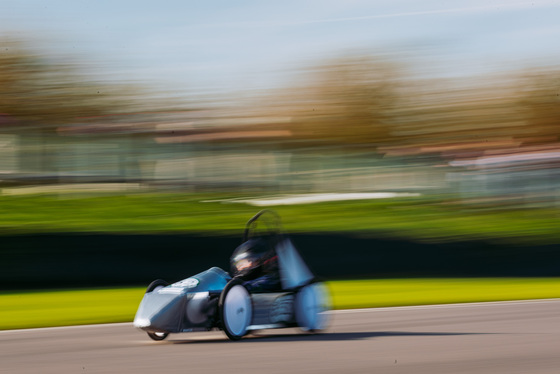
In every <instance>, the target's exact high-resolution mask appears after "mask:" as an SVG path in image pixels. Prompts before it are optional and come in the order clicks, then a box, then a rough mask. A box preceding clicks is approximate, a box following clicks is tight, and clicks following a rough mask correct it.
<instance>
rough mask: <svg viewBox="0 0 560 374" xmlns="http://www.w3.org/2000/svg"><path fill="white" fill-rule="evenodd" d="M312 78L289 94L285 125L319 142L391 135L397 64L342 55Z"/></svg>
mask: <svg viewBox="0 0 560 374" xmlns="http://www.w3.org/2000/svg"><path fill="white" fill-rule="evenodd" d="M312 73H313V76H314V77H316V79H315V80H314V81H312V83H311V84H310V85H309V86H307V87H304V88H302V89H299V90H297V91H295V94H293V95H291V96H292V100H293V99H295V100H296V103H293V104H292V105H291V108H292V109H294V108H295V110H293V116H292V124H291V130H292V132H293V134H294V137H295V138H297V139H298V140H305V141H310V142H314V143H319V144H325V145H334V144H336V145H358V144H362V145H378V144H381V143H384V142H387V141H390V140H391V139H392V138H393V135H392V133H391V129H392V123H393V122H394V121H395V116H394V113H395V110H396V109H397V106H398V104H397V100H398V94H397V91H398V90H397V85H398V76H399V75H398V69H397V67H396V65H395V64H394V63H389V62H386V61H381V60H376V59H373V58H370V57H360V56H358V57H345V58H341V59H338V60H334V61H331V62H329V63H327V64H325V65H323V66H320V67H318V68H317V69H314V70H313V71H312Z"/></svg>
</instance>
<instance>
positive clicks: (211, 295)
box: [134, 210, 330, 341]
mask: <svg viewBox="0 0 560 374" xmlns="http://www.w3.org/2000/svg"><path fill="white" fill-rule="evenodd" d="M259 223H264V229H263V228H262V226H263V225H261V226H260V227H259V225H258V224H259ZM255 248H256V249H257V250H255ZM230 264H231V269H230V272H226V271H225V270H223V269H221V268H219V267H212V268H210V269H208V270H206V271H203V272H201V273H199V274H196V275H194V276H191V277H188V278H185V279H183V280H181V281H178V282H175V283H173V284H168V283H167V282H165V281H163V280H161V279H158V280H155V281H153V282H152V283H151V284H150V285H149V286H148V288H147V290H146V293H145V295H144V297H143V298H142V301H141V302H140V306H139V307H138V311H137V312H136V316H135V318H134V326H135V327H137V328H139V329H141V330H144V331H146V332H147V334H148V336H149V337H150V338H151V339H153V340H157V341H159V340H163V339H165V338H166V337H167V336H168V335H169V334H170V333H183V332H193V331H210V330H222V331H224V332H225V334H226V335H227V337H228V338H229V339H230V340H239V339H241V338H242V337H243V336H245V335H246V334H248V333H249V332H251V331H254V330H263V329H276V328H287V327H299V328H300V329H302V330H303V331H305V332H319V331H321V330H323V329H325V328H326V326H327V323H328V310H329V308H330V297H329V294H328V289H327V287H326V286H325V284H324V283H321V282H319V281H318V280H317V279H316V276H315V275H314V274H313V273H312V272H311V270H310V269H309V267H308V266H307V265H306V263H305V262H304V260H303V259H302V256H301V255H300V253H299V252H298V250H297V249H296V248H295V246H294V245H293V243H292V241H291V240H290V239H289V238H288V237H287V236H286V235H285V234H283V233H282V230H281V224H280V218H279V217H278V215H277V214H276V213H274V212H273V211H270V210H264V211H260V212H259V213H257V214H256V215H255V216H254V217H252V218H251V219H249V221H248V222H247V224H246V226H245V231H244V235H243V242H242V244H241V245H240V246H239V247H238V248H237V249H236V250H235V251H234V252H233V255H232V257H231V259H230Z"/></svg>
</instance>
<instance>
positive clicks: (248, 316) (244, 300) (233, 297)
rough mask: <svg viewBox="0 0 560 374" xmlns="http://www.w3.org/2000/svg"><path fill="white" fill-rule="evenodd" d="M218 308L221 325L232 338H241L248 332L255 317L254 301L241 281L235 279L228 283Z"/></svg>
mask: <svg viewBox="0 0 560 374" xmlns="http://www.w3.org/2000/svg"><path fill="white" fill-rule="evenodd" d="M218 309H219V314H220V324H221V327H222V329H223V330H224V332H225V333H226V335H227V337H228V338H229V339H230V340H239V339H241V338H242V337H243V336H244V335H246V334H247V328H248V327H249V325H250V324H251V320H252V318H253V303H252V301H251V295H249V291H247V288H245V286H243V284H241V281H239V280H237V279H234V280H231V281H230V282H229V283H228V284H226V286H225V287H224V290H223V291H222V293H221V295H220V300H219V302H218Z"/></svg>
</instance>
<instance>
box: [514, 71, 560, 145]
mask: <svg viewBox="0 0 560 374" xmlns="http://www.w3.org/2000/svg"><path fill="white" fill-rule="evenodd" d="M520 86H521V94H520V100H519V102H518V105H520V107H521V108H522V109H523V110H524V116H525V118H526V122H527V125H528V126H529V128H531V129H532V130H533V131H534V133H535V135H538V136H540V137H543V139H554V140H556V141H557V140H558V138H559V137H560V70H559V69H558V68H556V69H552V70H541V71H536V72H533V73H531V74H528V75H525V76H524V77H523V78H522V80H521V84H520Z"/></svg>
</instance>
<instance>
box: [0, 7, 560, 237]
mask: <svg viewBox="0 0 560 374" xmlns="http://www.w3.org/2000/svg"><path fill="white" fill-rule="evenodd" d="M559 16H560V2H558V1H469V2H464V1H446V2H441V1H423V2H417V1H410V0H401V1H375V2H371V1H351V2H347V1H345V2H339V1H313V0H310V1H304V2H301V1H282V2H257V1H239V2H230V1H207V2H195V1H169V2H163V3H157V2H151V1H111V2H103V1H100V2H90V1H86V2H68V1H49V2H43V1H34V0H29V1H15V0H14V1H12V0H2V1H1V2H0V191H1V195H3V196H4V197H3V199H6V198H7V197H8V196H13V195H21V194H36V193H42V194H44V193H55V194H63V193H68V192H72V193H75V192H89V193H99V192H112V193H117V194H125V195H126V194H137V193H143V192H150V193H154V192H155V193H181V194H187V193H188V194H198V193H214V194H218V195H219V196H222V197H223V196H227V197H228V198H232V197H236V196H237V195H239V196H244V197H246V196H247V195H251V196H269V195H277V194H282V195H286V194H287V195H289V194H297V195H301V194H319V193H341V194H342V193H377V192H384V193H385V192H391V193H407V194H413V195H402V196H416V197H418V196H421V197H423V198H426V199H427V200H422V199H420V200H414V201H411V202H410V204H409V205H410V206H414V205H415V204H422V205H423V206H424V205H426V204H428V205H430V204H445V203H449V202H452V203H453V204H456V206H459V207H460V208H458V209H481V210H484V211H485V212H488V211H490V212H492V211H497V210H499V211H504V210H506V211H508V212H511V213H512V217H516V215H519V214H526V213H519V212H525V211H526V210H528V209H530V210H532V211H534V212H537V214H538V212H540V211H539V209H540V210H542V212H546V215H547V216H550V217H552V219H554V220H555V219H556V218H557V214H558V213H557V209H558V207H559V205H560V175H559V169H558V165H559V162H560V143H559V139H558V136H559V135H560V133H559V131H560V127H559V125H560V123H559V121H560V105H559V104H560V49H559V48H558V41H559V40H560V24H559V23H558V17H559ZM341 196H347V197H348V196H352V195H341ZM354 196H355V195H354ZM362 196H368V195H362ZM369 196H376V197H379V196H381V195H369ZM387 196H398V195H387ZM4 201H5V202H6V201H7V200H4ZM33 209H35V210H40V209H42V208H41V206H34V207H33ZM310 209H313V208H310ZM401 209H404V208H402V206H401ZM551 209H552V211H551ZM405 212H406V210H405ZM12 213H13V212H12ZM6 214H10V213H6ZM371 214H372V215H375V214H376V212H374V211H372V212H371ZM543 214H544V213H543ZM185 215H186V216H188V212H185ZM400 217H401V220H405V221H406V220H411V221H414V220H415V219H417V218H416V217H415V216H412V215H411V216H409V217H408V218H407V216H406V214H404V215H402V216H400ZM53 219H54V218H53ZM292 219H294V220H296V219H295V218H292ZM46 220H48V219H46ZM547 222H548V224H550V221H547ZM344 224H345V223H344V221H343V220H342V219H341V221H340V225H341V226H342V225H344ZM403 224H404V222H403ZM70 226H71V224H69V227H70ZM10 227H12V228H13V227H14V224H5V225H4V228H3V229H2V231H3V232H4V234H10V232H11V231H10V230H11V229H10ZM350 229H351V228H349V230H350ZM525 229H527V230H532V232H533V234H536V235H538V232H539V231H540V230H541V229H543V227H540V226H539V225H538V224H535V226H534V227H529V228H528V227H525ZM548 229H549V231H548V232H550V231H551V230H550V227H549V228H548ZM552 230H554V229H552ZM60 231H65V230H64V228H62V229H60ZM554 240H555V239H554Z"/></svg>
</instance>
